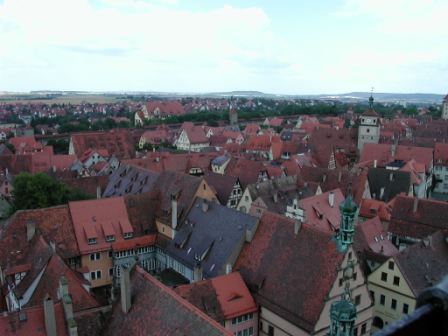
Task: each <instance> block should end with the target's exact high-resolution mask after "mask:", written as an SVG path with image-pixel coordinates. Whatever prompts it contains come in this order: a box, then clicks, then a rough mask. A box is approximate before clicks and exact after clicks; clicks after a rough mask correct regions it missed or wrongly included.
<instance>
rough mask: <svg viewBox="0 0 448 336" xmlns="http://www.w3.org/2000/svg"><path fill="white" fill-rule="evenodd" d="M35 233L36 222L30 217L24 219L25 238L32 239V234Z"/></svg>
mask: <svg viewBox="0 0 448 336" xmlns="http://www.w3.org/2000/svg"><path fill="white" fill-rule="evenodd" d="M35 233H36V223H34V221H33V220H32V219H28V220H27V221H26V240H27V241H30V240H31V239H33V237H34V234H35Z"/></svg>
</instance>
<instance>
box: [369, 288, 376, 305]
mask: <svg viewBox="0 0 448 336" xmlns="http://www.w3.org/2000/svg"><path fill="white" fill-rule="evenodd" d="M370 297H371V298H372V301H373V303H375V292H374V291H370Z"/></svg>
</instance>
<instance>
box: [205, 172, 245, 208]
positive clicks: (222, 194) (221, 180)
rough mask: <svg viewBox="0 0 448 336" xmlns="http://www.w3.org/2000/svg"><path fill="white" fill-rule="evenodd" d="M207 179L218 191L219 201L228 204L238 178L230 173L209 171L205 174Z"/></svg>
mask: <svg viewBox="0 0 448 336" xmlns="http://www.w3.org/2000/svg"><path fill="white" fill-rule="evenodd" d="M204 179H205V181H207V183H208V185H210V186H211V187H213V188H214V189H215V191H216V195H217V197H218V200H219V202H220V203H221V204H222V205H226V204H227V201H228V200H229V197H230V196H231V194H232V190H233V187H234V186H235V184H236V183H237V182H239V181H238V178H237V177H235V176H230V175H223V174H217V173H212V172H208V173H206V174H205V175H204Z"/></svg>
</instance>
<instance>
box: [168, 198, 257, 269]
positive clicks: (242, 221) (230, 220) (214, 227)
mask: <svg viewBox="0 0 448 336" xmlns="http://www.w3.org/2000/svg"><path fill="white" fill-rule="evenodd" d="M203 202H205V200H203V199H201V198H196V200H195V202H194V204H193V206H192V207H191V210H190V211H189V212H188V214H187V216H186V217H185V220H184V221H182V223H180V224H181V227H180V229H179V230H178V232H177V233H176V236H175V237H174V239H173V240H172V241H171V242H170V243H169V245H168V246H167V248H166V253H168V254H169V255H170V256H172V257H173V258H175V259H177V260H178V261H179V262H181V263H182V264H184V265H185V266H187V267H189V268H190V269H193V268H194V265H195V263H196V261H195V258H197V257H201V256H203V254H204V253H205V251H207V249H209V251H208V253H206V256H205V257H204V258H203V259H202V261H201V262H202V268H203V275H204V277H205V278H210V277H214V276H216V275H220V274H223V273H224V272H225V267H226V264H227V263H230V264H233V262H234V260H232V258H233V257H234V256H235V255H238V250H239V249H241V247H242V243H243V242H244V241H245V240H246V231H250V232H252V233H253V232H254V231H255V230H256V229H257V225H258V218H255V217H252V216H250V215H247V214H245V213H242V212H240V211H237V210H234V209H230V208H227V207H225V206H222V205H220V204H217V203H214V202H207V204H208V209H207V211H205V212H204V211H203V209H202V204H203Z"/></svg>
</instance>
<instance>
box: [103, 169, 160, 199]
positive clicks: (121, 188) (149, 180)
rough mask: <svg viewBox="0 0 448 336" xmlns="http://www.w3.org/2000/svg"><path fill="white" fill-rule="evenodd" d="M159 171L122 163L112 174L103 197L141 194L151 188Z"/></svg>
mask: <svg viewBox="0 0 448 336" xmlns="http://www.w3.org/2000/svg"><path fill="white" fill-rule="evenodd" d="M159 175H160V174H159V173H157V172H153V171H149V170H145V169H141V168H137V167H135V166H131V165H120V167H118V168H117V169H116V170H115V171H114V172H113V173H112V174H111V175H110V176H109V183H108V184H107V187H106V189H105V190H104V193H103V197H112V196H124V195H135V194H141V193H144V192H147V191H149V190H151V189H152V188H153V186H154V184H155V182H156V181H157V178H158V177H159Z"/></svg>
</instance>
